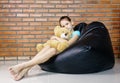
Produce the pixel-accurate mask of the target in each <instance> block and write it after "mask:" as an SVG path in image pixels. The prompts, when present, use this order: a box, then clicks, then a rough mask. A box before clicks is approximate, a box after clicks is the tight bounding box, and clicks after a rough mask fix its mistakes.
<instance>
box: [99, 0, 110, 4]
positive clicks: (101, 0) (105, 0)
mask: <svg viewBox="0 0 120 83" xmlns="http://www.w3.org/2000/svg"><path fill="white" fill-rule="evenodd" d="M100 3H101V4H110V3H111V1H110V0H100Z"/></svg>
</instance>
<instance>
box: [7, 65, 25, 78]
mask: <svg viewBox="0 0 120 83" xmlns="http://www.w3.org/2000/svg"><path fill="white" fill-rule="evenodd" d="M22 69H23V64H18V65H15V66H12V67H9V68H8V70H9V72H10V74H11V75H12V76H15V75H16V74H18V73H19V72H20V71H21V70H22Z"/></svg>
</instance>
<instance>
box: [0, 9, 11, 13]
mask: <svg viewBox="0 0 120 83" xmlns="http://www.w3.org/2000/svg"><path fill="white" fill-rule="evenodd" d="M1 12H4V13H8V12H9V10H8V9H0V13H1Z"/></svg>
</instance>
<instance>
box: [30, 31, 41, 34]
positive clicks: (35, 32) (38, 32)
mask: <svg viewBox="0 0 120 83" xmlns="http://www.w3.org/2000/svg"><path fill="white" fill-rule="evenodd" d="M41 33H42V32H41V31H32V32H30V34H41Z"/></svg>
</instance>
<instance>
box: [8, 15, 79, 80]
mask: <svg viewBox="0 0 120 83" xmlns="http://www.w3.org/2000/svg"><path fill="white" fill-rule="evenodd" d="M59 24H60V26H61V27H63V28H67V29H69V30H73V22H72V21H71V19H70V18H69V17H68V16H62V17H61V18H60V19H59ZM79 36H80V32H79V31H74V32H73V33H72V36H71V39H70V40H69V41H68V42H69V45H71V44H73V43H74V42H75V41H76V40H77V39H78V38H79ZM51 39H55V40H58V41H64V39H61V38H58V37H56V36H52V37H51ZM56 54H57V50H56V49H55V48H51V47H50V46H46V47H44V48H43V49H42V50H41V51H40V52H39V53H37V54H36V55H35V56H34V57H33V58H32V59H31V60H29V61H27V62H24V63H21V64H17V65H15V66H12V67H10V68H8V70H9V72H10V74H11V75H12V76H13V79H14V80H16V81H17V80H20V79H22V78H23V77H24V75H25V74H26V73H27V72H28V71H29V70H30V69H31V68H32V67H33V66H35V65H38V64H41V63H44V62H46V61H47V60H49V59H50V58H51V57H53V56H55V55H56Z"/></svg>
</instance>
